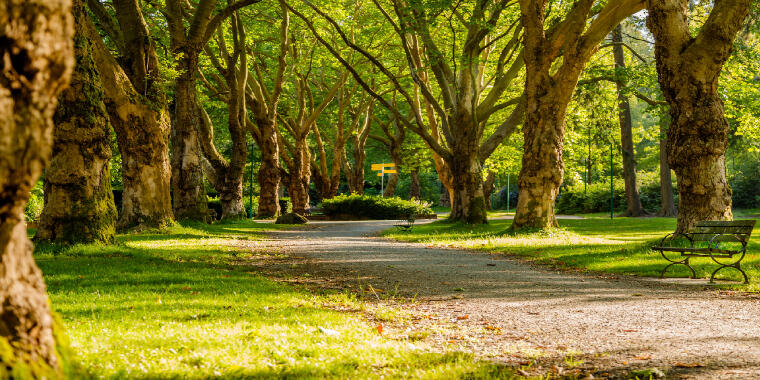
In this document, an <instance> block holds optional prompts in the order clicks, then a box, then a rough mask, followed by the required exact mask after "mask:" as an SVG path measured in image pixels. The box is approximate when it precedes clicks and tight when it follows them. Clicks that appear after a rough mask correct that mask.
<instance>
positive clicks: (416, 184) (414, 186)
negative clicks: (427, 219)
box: [409, 169, 422, 200]
mask: <svg viewBox="0 0 760 380" xmlns="http://www.w3.org/2000/svg"><path fill="white" fill-rule="evenodd" d="M409 176H410V177H411V183H410V184H409V199H416V200H420V198H421V197H422V187H421V186H420V174H419V172H418V171H417V169H412V171H411V172H410V173H409Z"/></svg>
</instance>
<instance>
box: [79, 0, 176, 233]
mask: <svg viewBox="0 0 760 380" xmlns="http://www.w3.org/2000/svg"><path fill="white" fill-rule="evenodd" d="M88 5H89V8H90V11H91V12H92V14H93V15H95V18H96V20H97V22H98V25H100V26H101V30H102V31H103V32H104V33H106V34H107V35H108V37H109V38H110V39H111V41H112V42H113V44H114V46H115V47H116V50H117V53H116V56H118V59H117V58H116V56H114V54H112V49H111V48H109V47H107V46H106V45H105V44H104V43H103V41H102V39H101V37H100V34H99V33H98V31H96V30H95V26H94V25H92V24H90V23H89V21H88V24H89V26H88V29H87V32H88V37H89V39H90V41H91V42H92V44H93V59H94V61H95V65H96V66H97V70H98V72H99V74H100V78H101V81H102V84H103V90H104V93H105V99H104V101H105V104H106V109H107V111H108V114H109V117H110V121H111V125H113V128H114V130H115V131H116V141H117V142H118V144H119V151H120V153H121V158H122V167H121V175H122V181H123V184H124V189H123V192H122V204H121V210H119V211H120V213H119V220H118V222H117V228H119V229H127V228H132V227H163V226H166V225H168V224H171V223H172V220H173V219H174V215H173V213H172V207H171V196H170V185H171V167H170V164H169V131H170V128H171V122H170V119H169V112H168V107H167V102H166V95H165V93H164V91H163V89H162V86H161V80H160V79H161V78H160V67H159V63H158V55H157V54H156V50H155V45H154V44H153V43H151V36H150V32H149V30H148V25H147V23H146V22H145V19H144V18H143V15H142V11H141V8H140V5H139V4H138V3H137V1H136V0H115V1H114V2H113V5H114V9H115V12H114V14H115V18H113V17H112V16H111V13H110V12H109V11H108V10H107V9H106V8H105V7H104V6H103V4H102V3H101V2H99V1H97V0H89V1H88Z"/></svg>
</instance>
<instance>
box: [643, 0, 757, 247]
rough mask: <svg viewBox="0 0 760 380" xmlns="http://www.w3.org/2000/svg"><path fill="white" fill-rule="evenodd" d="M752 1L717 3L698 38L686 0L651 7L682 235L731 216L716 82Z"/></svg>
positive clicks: (658, 0) (659, 0) (661, 0)
mask: <svg viewBox="0 0 760 380" xmlns="http://www.w3.org/2000/svg"><path fill="white" fill-rule="evenodd" d="M750 3H751V0H736V1H725V0H719V1H715V3H714V6H713V9H712V11H711V12H710V15H709V17H708V18H707V21H705V23H704V25H702V26H701V29H700V30H699V32H698V33H697V34H696V36H692V33H691V30H690V26H689V17H688V1H686V0H651V1H649V2H648V5H647V10H648V11H649V17H648V18H647V27H648V28H649V30H650V31H651V32H652V35H653V36H654V38H655V57H656V59H657V76H658V81H659V82H660V87H661V89H662V92H663V94H664V96H665V100H666V101H667V102H668V104H669V105H670V119H671V124H670V127H669V128H668V139H667V154H668V163H669V164H670V166H671V167H672V168H673V170H674V171H675V173H676V178H677V181H678V194H679V212H678V225H677V227H676V231H677V232H685V231H690V230H691V229H692V228H693V227H694V225H695V223H696V222H697V221H700V220H730V219H732V218H733V215H732V212H731V188H730V187H729V186H728V182H727V180H726V162H725V153H726V148H727V146H728V131H729V126H728V122H727V121H726V119H725V117H724V115H723V102H722V100H721V98H720V96H719V94H718V79H719V75H720V71H721V68H722V67H723V64H724V63H725V62H726V60H727V59H728V58H729V56H730V55H731V51H732V47H733V41H734V37H735V36H736V34H737V32H738V31H739V29H740V27H741V26H742V23H743V21H744V19H745V18H746V17H747V14H748V12H749V7H750Z"/></svg>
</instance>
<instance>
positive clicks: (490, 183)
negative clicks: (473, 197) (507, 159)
mask: <svg viewBox="0 0 760 380" xmlns="http://www.w3.org/2000/svg"><path fill="white" fill-rule="evenodd" d="M495 184H496V174H494V172H492V171H489V172H488V175H487V176H486V181H485V182H484V183H483V194H484V196H485V199H486V210H488V211H490V210H491V194H492V193H493V191H494V185H495Z"/></svg>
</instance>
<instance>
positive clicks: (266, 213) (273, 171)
mask: <svg viewBox="0 0 760 380" xmlns="http://www.w3.org/2000/svg"><path fill="white" fill-rule="evenodd" d="M257 125H258V126H259V130H260V131H261V138H260V139H259V141H256V143H257V144H258V145H259V149H260V150H261V167H260V168H259V174H258V180H259V211H258V215H257V216H258V217H259V218H271V217H273V216H277V215H279V214H280V203H279V197H278V193H279V190H280V189H279V187H280V147H279V145H278V143H277V133H276V128H277V126H276V124H275V123H274V122H273V121H271V120H257Z"/></svg>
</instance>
